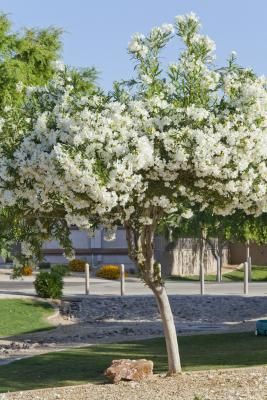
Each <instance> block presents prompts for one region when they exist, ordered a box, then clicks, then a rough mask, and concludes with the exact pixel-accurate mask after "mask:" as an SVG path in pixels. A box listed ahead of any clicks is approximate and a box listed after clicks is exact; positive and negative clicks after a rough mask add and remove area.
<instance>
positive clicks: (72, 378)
mask: <svg viewBox="0 0 267 400" xmlns="http://www.w3.org/2000/svg"><path fill="white" fill-rule="evenodd" d="M179 344H180V352H181V360H182V367H183V370H201V369H217V368H230V367H248V366H253V365H263V364H267V337H266V336H263V337H261V336H258V337H256V336H254V333H253V332H251V333H234V334H216V335H200V336H182V337H180V338H179ZM120 358H132V359H137V358H148V359H151V360H153V361H154V363H155V369H154V370H155V372H156V373H162V372H166V371H167V358H166V350H165V344H164V339H163V338H156V339H150V340H143V341H138V342H131V343H118V344H106V345H97V346H91V347H83V348H79V349H72V350H68V351H62V352H56V353H55V352H54V353H49V354H44V355H40V356H36V357H32V358H28V359H24V360H20V361H16V362H14V363H12V364H9V365H3V366H1V367H0V392H6V391H19V390H26V389H37V388H45V387H55V386H66V385H78V384H84V383H88V382H91V383H102V382H104V377H103V371H104V370H105V368H106V367H108V366H109V365H110V363H111V361H112V360H113V359H120Z"/></svg>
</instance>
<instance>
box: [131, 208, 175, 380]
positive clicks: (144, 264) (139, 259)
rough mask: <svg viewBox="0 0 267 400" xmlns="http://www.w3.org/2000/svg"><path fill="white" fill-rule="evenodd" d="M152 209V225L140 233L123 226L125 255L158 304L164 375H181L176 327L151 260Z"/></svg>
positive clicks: (154, 210) (153, 215) (153, 211)
mask: <svg viewBox="0 0 267 400" xmlns="http://www.w3.org/2000/svg"><path fill="white" fill-rule="evenodd" d="M157 212H158V210H157V208H156V207H153V208H151V209H147V210H146V213H147V214H146V216H148V217H149V218H151V219H152V220H153V224H152V225H144V226H142V227H141V228H140V230H136V229H134V228H133V227H132V226H130V224H129V223H125V228H126V239H127V243H128V248H129V256H130V257H131V258H132V259H133V260H134V261H135V262H136V264H137V265H138V268H139V271H140V275H141V278H142V280H143V281H144V282H145V283H146V285H147V286H148V287H149V288H150V289H151V290H152V292H153V293H154V295H155V297H156V301H157V304H158V308H159V312H160V316H161V320H162V324H163V331H164V336H165V341H166V348H167V353H168V374H169V375H172V374H177V373H180V372H181V362H180V356H179V348H178V341H177V334H176V328H175V324H174V319H173V314H172V310H171V307H170V303H169V299H168V296H167V292H166V289H165V286H164V283H163V281H162V278H161V271H160V269H159V267H158V264H157V263H156V262H155V259H154V233H155V229H156V226H157V221H158V217H159V215H158V214H157Z"/></svg>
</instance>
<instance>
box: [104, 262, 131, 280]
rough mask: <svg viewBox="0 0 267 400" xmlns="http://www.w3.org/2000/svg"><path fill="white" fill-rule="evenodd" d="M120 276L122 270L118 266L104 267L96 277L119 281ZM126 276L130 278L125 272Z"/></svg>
mask: <svg viewBox="0 0 267 400" xmlns="http://www.w3.org/2000/svg"><path fill="white" fill-rule="evenodd" d="M120 275H121V269H120V267H119V266H118V265H103V266H102V267H101V268H99V269H98V270H97V271H96V276H97V277H98V278H104V279H119V277H120ZM125 276H128V273H127V272H125Z"/></svg>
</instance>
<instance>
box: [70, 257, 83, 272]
mask: <svg viewBox="0 0 267 400" xmlns="http://www.w3.org/2000/svg"><path fill="white" fill-rule="evenodd" d="M85 264H86V261H84V260H78V259H75V260H71V261H70V262H69V268H70V270H71V271H73V272H84V271H85Z"/></svg>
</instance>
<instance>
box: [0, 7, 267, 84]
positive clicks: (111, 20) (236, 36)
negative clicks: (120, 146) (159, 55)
mask: <svg viewBox="0 0 267 400" xmlns="http://www.w3.org/2000/svg"><path fill="white" fill-rule="evenodd" d="M0 10H1V11H3V12H5V13H8V14H10V18H11V20H12V21H13V23H14V29H15V30H18V29H20V28H22V27H25V26H26V27H27V26H29V27H47V26H51V25H54V26H58V27H62V28H63V30H64V32H65V33H64V35H63V45H64V51H63V54H62V58H63V60H64V61H65V62H66V63H67V64H70V65H73V66H81V67H83V66H91V65H95V66H96V68H97V69H98V70H99V71H100V73H101V74H100V78H99V83H100V85H101V86H102V87H104V88H106V89H110V88H111V86H112V81H114V80H117V79H122V78H125V79H126V78H129V77H131V76H132V72H133V62H132V61H131V60H130V58H129V56H128V54H127V44H128V41H129V39H130V37H131V35H132V34H133V33H135V32H142V33H146V32H148V31H149V30H150V28H152V27H153V26H156V25H159V24H161V23H164V22H173V19H174V16H175V15H178V14H184V13H188V12H190V11H194V12H195V13H197V14H198V15H199V16H200V18H201V20H202V25H203V32H204V33H205V34H207V35H209V36H210V37H211V38H212V39H214V40H215V41H216V44H217V62H216V63H217V64H218V65H222V64H223V63H224V60H225V59H226V58H227V56H228V55H229V54H230V52H231V51H232V50H235V51H237V53H238V60H239V62H240V63H241V64H242V65H244V66H247V67H252V68H254V69H255V70H256V72H257V73H258V74H265V75H266V74H267V23H266V16H267V1H266V0H254V1H252V0H217V1H216V0H165V1H164V0H163V1H162V0H97V1H96V0H75V1H74V0H43V1H42V0H39V1H38V0H0ZM180 48H181V44H180V42H179V41H177V47H175V46H171V48H170V49H169V51H167V52H166V53H164V57H165V58H166V61H170V62H171V61H175V58H176V56H177V51H179V49H180Z"/></svg>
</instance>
